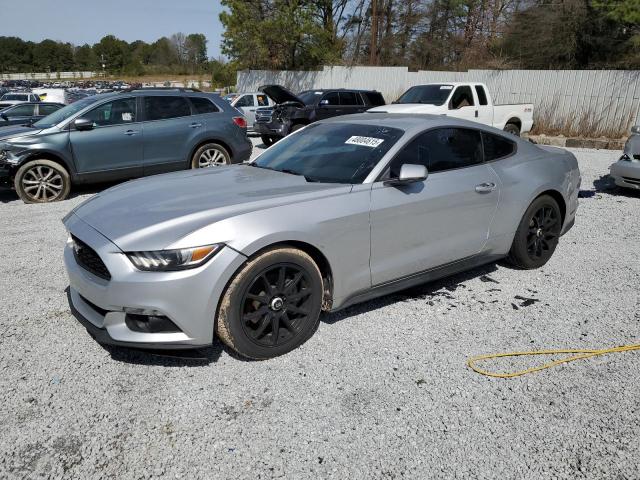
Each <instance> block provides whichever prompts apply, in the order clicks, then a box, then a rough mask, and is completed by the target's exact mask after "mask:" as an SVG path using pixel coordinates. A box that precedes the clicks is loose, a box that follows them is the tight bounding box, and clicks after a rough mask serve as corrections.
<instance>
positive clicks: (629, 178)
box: [622, 177, 640, 185]
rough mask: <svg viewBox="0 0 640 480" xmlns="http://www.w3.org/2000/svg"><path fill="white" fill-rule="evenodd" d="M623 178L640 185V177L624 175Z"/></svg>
mask: <svg viewBox="0 0 640 480" xmlns="http://www.w3.org/2000/svg"><path fill="white" fill-rule="evenodd" d="M622 179H623V180H624V181H625V182H627V183H633V184H634V185H640V179H637V178H631V177H622Z"/></svg>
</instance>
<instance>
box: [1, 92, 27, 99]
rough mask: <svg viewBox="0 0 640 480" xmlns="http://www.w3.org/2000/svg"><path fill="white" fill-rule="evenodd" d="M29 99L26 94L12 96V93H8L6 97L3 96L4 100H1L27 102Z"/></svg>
mask: <svg viewBox="0 0 640 480" xmlns="http://www.w3.org/2000/svg"><path fill="white" fill-rule="evenodd" d="M28 98H29V97H28V96H27V95H24V94H17V95H16V94H12V93H7V94H5V95H3V96H2V99H0V100H27V99H28Z"/></svg>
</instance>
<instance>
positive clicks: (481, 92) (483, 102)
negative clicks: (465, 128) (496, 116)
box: [473, 85, 493, 126]
mask: <svg viewBox="0 0 640 480" xmlns="http://www.w3.org/2000/svg"><path fill="white" fill-rule="evenodd" d="M473 88H474V90H475V94H476V97H477V99H478V102H477V105H476V110H477V111H478V115H477V117H476V121H477V122H479V123H483V124H484V125H489V126H493V106H492V104H491V102H489V95H488V94H487V91H486V90H485V88H484V86H483V85H474V86H473Z"/></svg>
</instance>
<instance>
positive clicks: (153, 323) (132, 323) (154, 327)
mask: <svg viewBox="0 0 640 480" xmlns="http://www.w3.org/2000/svg"><path fill="white" fill-rule="evenodd" d="M124 321H125V323H126V325H127V328H128V329H129V330H131V331H133V332H141V333H179V332H180V331H181V330H180V329H179V328H178V327H177V326H176V324H175V323H173V322H172V321H171V320H169V317H165V316H163V315H136V314H133V313H127V315H126V316H125V319H124Z"/></svg>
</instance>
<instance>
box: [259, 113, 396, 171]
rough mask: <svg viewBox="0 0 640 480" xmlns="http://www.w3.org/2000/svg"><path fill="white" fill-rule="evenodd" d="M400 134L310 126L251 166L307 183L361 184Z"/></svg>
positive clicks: (331, 125)
mask: <svg viewBox="0 0 640 480" xmlns="http://www.w3.org/2000/svg"><path fill="white" fill-rule="evenodd" d="M403 133H404V131H403V130H400V129H397V128H388V127H382V126H377V125H359V124H350V123H318V124H312V125H309V126H308V127H306V128H305V129H304V130H302V131H300V132H299V133H296V134H295V135H291V136H289V137H286V138H285V139H283V140H280V142H278V143H276V144H275V145H274V146H272V147H271V148H269V149H268V150H266V151H265V152H264V153H263V154H262V155H260V156H259V157H258V158H257V159H256V160H255V162H254V163H253V165H254V166H256V167H261V168H267V169H270V170H278V171H280V172H285V173H291V174H294V175H302V176H304V177H305V178H306V179H307V181H310V182H325V183H362V182H363V181H364V179H365V178H367V175H369V173H370V172H371V170H372V169H373V167H375V166H376V165H377V163H378V162H379V161H380V159H382V157H383V156H384V155H385V154H386V153H387V152H388V151H389V149H390V148H391V147H392V146H393V145H394V144H395V143H396V142H397V141H398V139H399V138H400V137H401V136H402V135H403Z"/></svg>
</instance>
